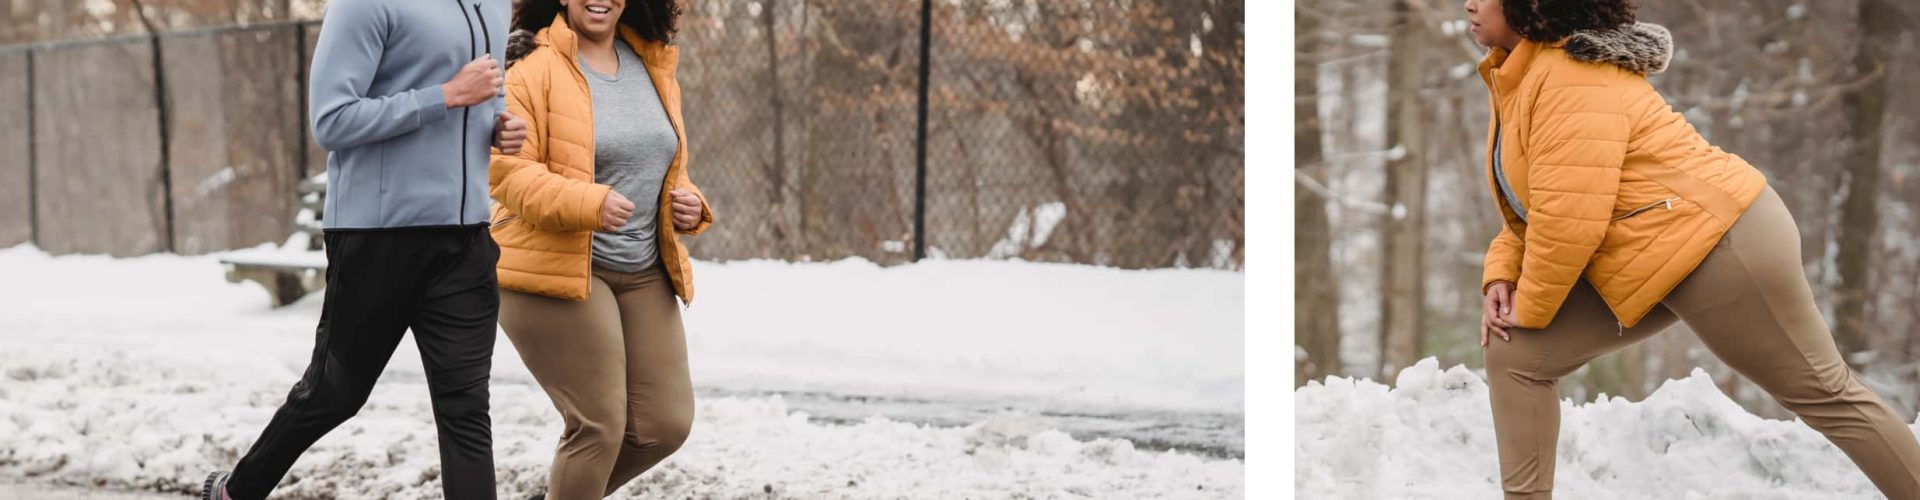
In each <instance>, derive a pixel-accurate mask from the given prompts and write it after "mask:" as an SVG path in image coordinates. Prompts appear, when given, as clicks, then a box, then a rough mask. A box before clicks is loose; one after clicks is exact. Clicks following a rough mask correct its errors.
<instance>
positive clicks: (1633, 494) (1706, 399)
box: [1293, 358, 1880, 500]
mask: <svg viewBox="0 0 1920 500" xmlns="http://www.w3.org/2000/svg"><path fill="white" fill-rule="evenodd" d="M1394 385H1395V387H1394V388H1392V389H1389V388H1387V387H1386V386H1383V385H1380V384H1378V383H1374V382H1372V381H1369V380H1353V379H1346V378H1338V377H1335V378H1329V379H1327V380H1326V381H1325V382H1324V383H1322V382H1318V381H1316V382H1311V383H1309V384H1308V385H1307V386H1305V387H1302V388H1300V389H1299V390H1297V391H1295V392H1294V405H1295V406H1294V408H1295V413H1294V424H1295V426H1296V427H1295V434H1294V435H1295V445H1294V450H1293V453H1294V459H1295V464H1296V465H1295V467H1296V469H1295V471H1294V473H1295V480H1296V483H1295V493H1296V494H1297V495H1298V496H1299V497H1300V498H1328V499H1338V498H1367V499H1373V498H1422V499H1430V498H1490V497H1493V496H1498V495H1499V491H1500V486H1499V477H1500V476H1499V470H1498V468H1499V462H1498V459H1497V458H1496V453H1495V445H1494V437H1493V417H1492V410H1491V409H1490V406H1489V403H1488V400H1487V386H1486V382H1485V380H1484V379H1482V378H1481V377H1480V376H1479V375H1477V374H1475V373H1473V372H1472V371H1469V370H1467V369H1466V368H1465V367H1461V366H1454V367H1452V368H1448V369H1446V370H1444V371H1442V370H1440V369H1439V363H1438V362H1437V361H1435V360H1434V359H1433V358H1428V359H1425V360H1422V361H1420V362H1419V363H1418V364H1416V365H1415V366H1413V367H1411V368H1408V369H1406V370H1402V371H1401V372H1400V375H1399V377H1398V379H1397V380H1395V384H1394ZM1558 459H1559V466H1558V471H1557V474H1556V475H1555V493H1556V496H1558V497H1562V498H1609V499H1613V498H1618V499H1690V500H1693V499H1783V500H1784V499H1860V498H1879V497H1880V495H1879V492H1878V491H1877V490H1875V489H1874V488H1873V485H1872V484H1871V483H1869V482H1868V481H1867V478H1866V476H1865V475H1862V474H1861V473H1860V472H1859V470H1858V469H1856V468H1855V467H1854V466H1853V464H1852V462H1850V461H1848V460H1847V457H1846V456H1845V455H1843V454H1841V453H1840V451H1839V449H1838V448H1835V447H1834V446H1833V445H1831V444H1829V443H1828V442H1827V441H1826V439H1825V438H1824V437H1822V436H1820V434H1819V433H1817V432H1814V431H1813V430H1812V429H1811V428H1809V427H1807V426H1806V425H1804V424H1802V423H1800V422H1798V421H1791V422H1789V421H1779V420H1767V419H1763V418H1760V417H1758V416H1755V415H1753V414H1751V413H1747V412H1746V411H1745V410H1743V409H1741V408H1740V405H1739V404H1738V403H1735V402H1734V401H1733V400H1732V399H1729V398H1728V397H1727V396H1726V395H1725V394H1724V393H1721V392H1720V390H1719V388H1718V387H1716V386H1715V385H1714V383H1713V380H1712V378H1710V377H1709V376H1708V375H1707V374H1706V372H1704V371H1700V370H1695V371H1694V372H1693V374H1692V375H1691V376H1689V377H1687V378H1685V379H1680V380H1672V381H1668V382H1667V383H1666V384H1664V385H1662V386H1661V387H1660V389H1658V390H1656V391H1654V393H1653V394H1652V395H1649V396H1648V397H1647V398H1646V400H1645V401H1641V402H1630V401H1627V400H1626V399H1624V398H1617V397H1616V398H1607V397H1605V396H1604V395H1603V396H1602V397H1601V398H1600V400H1598V401H1595V402H1594V403H1591V404H1584V405H1576V404H1572V402H1571V401H1569V400H1562V404H1561V431H1560V448H1559V458H1558Z"/></svg>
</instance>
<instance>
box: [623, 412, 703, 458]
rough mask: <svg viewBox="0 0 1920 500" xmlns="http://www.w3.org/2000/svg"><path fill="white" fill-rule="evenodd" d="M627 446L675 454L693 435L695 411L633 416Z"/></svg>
mask: <svg viewBox="0 0 1920 500" xmlns="http://www.w3.org/2000/svg"><path fill="white" fill-rule="evenodd" d="M632 419H633V420H632V422H633V426H632V428H631V431H630V432H628V433H627V442H626V445H627V446H629V447H633V448H636V449H644V450H658V451H661V452H665V453H673V452H674V450H678V449H680V446H681V445H684V444H686V443H687V437H688V436H689V435H691V434H692V433H693V411H692V409H688V410H687V411H675V412H663V413H646V414H636V415H633V416H632Z"/></svg>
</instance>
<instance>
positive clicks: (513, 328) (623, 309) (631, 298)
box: [500, 267, 693, 500]
mask: <svg viewBox="0 0 1920 500" xmlns="http://www.w3.org/2000/svg"><path fill="white" fill-rule="evenodd" d="M593 275H594V277H593V285H592V286H593V290H592V291H591V292H589V294H588V299H587V301H586V302H575V301H570V300H565V299H557V298H552V297H547V296H542V295H532V294H526V293H519V292H514V291H510V290H505V289H502V290H500V326H501V328H502V329H504V330H506V332H507V338H508V339H509V340H512V341H513V347H514V349H516V350H518V351H520V359H521V360H523V361H525V362H526V364H527V370H528V371H530V372H533V378H534V379H535V380H538V381H539V382H540V386H541V387H542V388H544V389H546V391H547V396H548V397H549V398H551V399H552V400H553V406H554V408H556V409H559V410H560V416H561V417H562V418H564V419H565V420H566V429H565V430H564V431H563V432H562V434H561V435H560V446H559V450H558V451H556V452H555V453H554V457H553V469H552V471H551V472H550V473H549V475H548V477H547V498H548V499H551V500H574V499H589V498H601V497H604V496H607V495H610V494H613V492H614V491H615V490H618V489H619V488H620V486H622V485H625V484H626V483H627V481H631V480H633V478H634V477H636V476H639V475H640V473H642V472H646V471H647V469H649V468H652V467H653V466H654V465H655V464H658V463H660V461H661V460H664V459H666V458H667V455H671V454H673V452H674V450H678V449H680V445H681V444H682V443H684V442H686V439H687V432H688V430H689V429H690V428H691V427H692V425H693V383H692V380H691V378H690V377H689V376H688V374H687V341H686V333H685V330H684V329H683V328H682V326H681V324H680V309H679V306H678V303H677V302H675V299H674V295H673V286H672V284H671V283H670V282H669V281H668V280H667V275H666V273H665V271H663V270H661V268H659V267H654V268H652V269H649V270H646V271H642V272H638V273H632V274H626V273H618V272H613V271H608V270H605V269H600V268H597V267H596V268H594V270H593Z"/></svg>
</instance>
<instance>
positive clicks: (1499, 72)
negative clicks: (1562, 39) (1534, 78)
mask: <svg viewBox="0 0 1920 500" xmlns="http://www.w3.org/2000/svg"><path fill="white" fill-rule="evenodd" d="M1559 45H1560V44H1558V43H1540V42H1535V41H1532V40H1527V39H1521V40H1520V44H1519V45H1516V46H1514V47H1513V50H1512V51H1511V52H1509V51H1508V50H1507V49H1503V48H1498V47H1495V48H1494V49H1493V50H1492V51H1489V52H1487V56H1486V57H1485V58H1482V59H1480V80H1481V81H1484V82H1486V84H1487V88H1489V89H1493V90H1494V91H1496V92H1498V93H1499V94H1500V95H1503V96H1504V95H1511V94H1512V92H1513V89H1514V88H1515V87H1519V86H1520V81H1521V80H1524V79H1526V78H1527V70H1528V69H1529V68H1532V67H1533V61H1534V60H1535V59H1538V58H1539V56H1540V53H1542V52H1545V51H1546V50H1547V49H1550V48H1553V47H1558V46H1559Z"/></svg>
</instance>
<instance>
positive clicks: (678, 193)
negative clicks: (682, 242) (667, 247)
mask: <svg viewBox="0 0 1920 500" xmlns="http://www.w3.org/2000/svg"><path fill="white" fill-rule="evenodd" d="M669 194H670V195H671V196H673V228H674V229H675V230H679V231H692V230H693V228H694V226H698V225H700V214H701V212H703V211H704V210H701V208H700V197H698V196H694V195H693V193H690V192H687V191H686V190H684V189H675V190H673V191H670V192H669Z"/></svg>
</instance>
